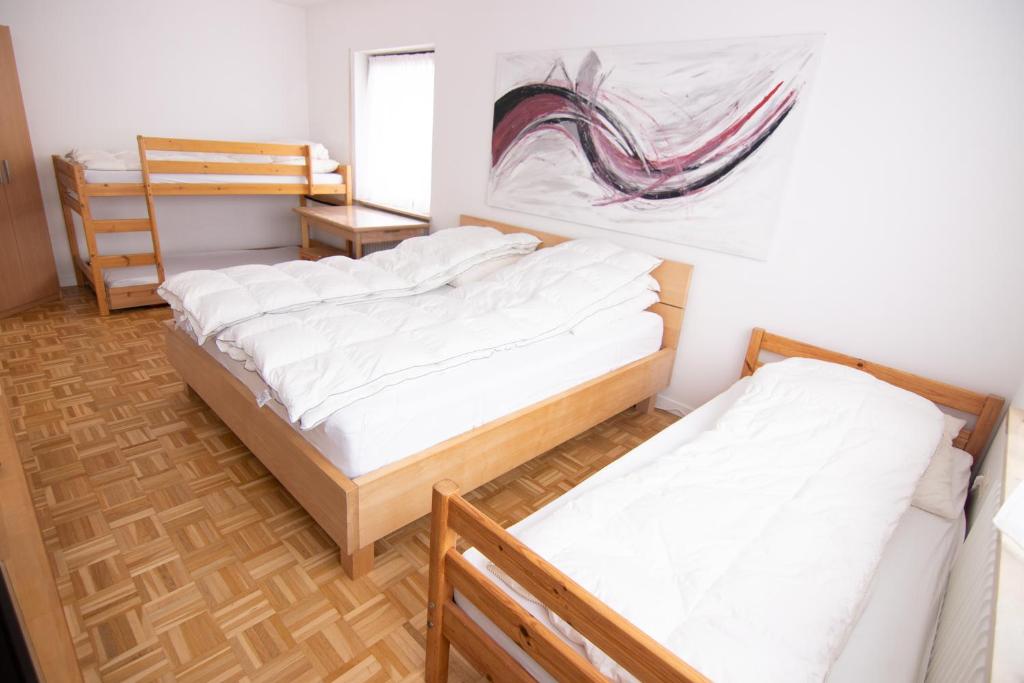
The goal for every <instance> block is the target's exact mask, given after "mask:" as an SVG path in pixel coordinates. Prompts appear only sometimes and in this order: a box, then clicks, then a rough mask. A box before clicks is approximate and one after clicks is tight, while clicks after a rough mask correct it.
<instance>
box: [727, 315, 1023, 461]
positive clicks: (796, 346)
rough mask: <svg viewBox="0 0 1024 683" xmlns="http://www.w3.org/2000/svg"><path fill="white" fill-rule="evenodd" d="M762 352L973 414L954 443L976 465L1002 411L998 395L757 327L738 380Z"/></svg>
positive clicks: (747, 373)
mask: <svg viewBox="0 0 1024 683" xmlns="http://www.w3.org/2000/svg"><path fill="white" fill-rule="evenodd" d="M762 353H772V354H775V355H778V356H784V357H787V358H792V357H799V358H816V359H818V360H825V361H829V362H831V363H839V364H840V365H847V366H849V367H851V368H857V369H858V370H863V371H864V372H867V373H869V374H871V375H874V376H875V377H877V378H878V379H880V380H882V381H885V382H888V383H889V384H892V385H895V386H898V387H900V388H901V389H906V390H907V391H912V392H914V393H915V394H919V395H921V396H924V397H925V398H927V399H928V400H929V401H932V402H933V403H936V404H937V405H940V406H945V407H947V408H952V409H953V410H956V411H959V412H961V413H967V414H968V415H973V416H974V424H973V425H967V426H966V427H964V428H963V429H962V430H960V435H959V436H958V437H957V438H956V441H954V444H955V445H956V447H957V448H962V449H963V450H965V451H967V452H968V453H970V454H971V455H972V456H973V457H974V460H975V462H977V460H978V456H980V455H981V451H982V449H983V448H984V447H985V445H986V444H987V443H988V440H989V437H990V436H992V430H993V429H995V427H996V421H997V420H998V419H999V416H1000V415H1001V414H1002V412H1003V399H1002V398H1001V397H999V396H995V395H993V394H987V395H986V394H980V393H978V392H976V391H971V390H970V389H963V388H961V387H957V386H953V385H952V384H946V383H944V382H939V381H936V380H933V379H928V378H926V377H921V376H919V375H915V374H912V373H910V372H906V371H904V370H897V369H896V368H890V367H887V366H885V365H878V364H877V363H871V362H869V361H866V360H862V359H860V358H854V357H853V356H847V355H844V354H842V353H838V352H836V351H830V350H828V349H823V348H821V347H818V346H813V345H811V344H806V343H804V342H801V341H797V340H795V339H789V338H787V337H781V336H779V335H777V334H771V333H770V332H766V331H765V330H764V329H763V328H760V327H755V328H754V331H753V332H751V334H750V344H749V345H748V346H747V355H746V357H745V358H744V359H743V370H742V371H741V372H740V376H741V377H748V376H750V375H752V374H754V371H755V370H757V369H758V368H759V367H761V366H762V365H764V362H763V361H762V360H761V354H762Z"/></svg>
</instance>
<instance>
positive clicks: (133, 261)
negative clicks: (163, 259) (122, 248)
mask: <svg viewBox="0 0 1024 683" xmlns="http://www.w3.org/2000/svg"><path fill="white" fill-rule="evenodd" d="M93 261H94V262H95V263H96V265H98V266H99V267H100V268H127V267H128V266H152V265H154V264H156V254H118V255H116V256H115V255H109V256H96V257H95V258H94V259H93Z"/></svg>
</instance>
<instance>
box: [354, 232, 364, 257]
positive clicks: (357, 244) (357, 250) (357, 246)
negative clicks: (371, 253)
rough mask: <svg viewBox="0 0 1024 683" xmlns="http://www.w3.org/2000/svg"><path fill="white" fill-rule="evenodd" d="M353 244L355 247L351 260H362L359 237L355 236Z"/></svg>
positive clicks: (361, 247)
mask: <svg viewBox="0 0 1024 683" xmlns="http://www.w3.org/2000/svg"><path fill="white" fill-rule="evenodd" d="M353 244H354V245H355V254H353V256H352V258H363V240H362V239H361V238H360V237H359V235H356V239H355V242H353Z"/></svg>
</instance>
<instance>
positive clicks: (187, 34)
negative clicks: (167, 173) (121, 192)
mask: <svg viewBox="0 0 1024 683" xmlns="http://www.w3.org/2000/svg"><path fill="white" fill-rule="evenodd" d="M0 24H6V25H8V26H10V27H11V33H12V35H13V39H14V50H15V56H16V59H17V62H18V72H19V76H20V79H21V87H22V91H23V96H24V100H25V108H26V110H27V113H28V121H29V127H30V130H31V135H32V144H33V147H34V150H35V154H36V158H37V160H38V169H39V177H40V181H41V184H42V190H43V196H44V198H45V201H46V214H47V219H48V221H49V225H50V236H51V240H52V242H53V246H54V252H55V254H56V256H57V266H58V269H59V272H60V278H61V282H62V284H65V285H68V284H74V271H73V269H72V266H71V260H70V257H69V252H68V248H67V238H66V236H65V233H64V227H63V222H62V219H61V215H60V207H59V204H58V201H57V194H56V186H55V182H54V179H53V166H52V163H51V161H50V155H51V154H63V153H65V152H67V151H68V150H69V149H70V148H72V147H74V146H80V147H100V148H108V149H115V150H116V149H128V148H132V147H133V146H134V145H135V136H136V135H139V134H143V135H165V136H176V137H196V138H203V137H208V138H218V139H242V140H244V139H264V140H265V139H268V138H276V137H300V138H305V137H306V136H307V135H308V132H309V131H308V127H309V117H308V104H309V102H308V97H307V78H306V50H305V38H306V29H305V11H304V10H302V9H300V8H297V7H290V6H287V5H282V4H279V3H276V2H272V0H177V1H176V2H173V3H166V2H140V1H139V0H88V1H86V0H0ZM295 204H296V201H295V199H294V198H290V199H286V198H283V197H251V198H246V199H244V200H238V199H236V198H229V197H217V198H191V197H190V198H181V197H167V198H158V199H157V217H158V224H159V226H160V235H161V243H162V246H163V249H164V251H165V252H174V251H201V250H204V249H218V248H242V247H262V246H279V245H284V244H297V243H298V227H297V224H296V221H295V220H294V217H293V215H291V214H290V207H292V206H294V205H295ZM95 213H97V215H101V214H102V213H106V214H107V215H110V216H123V215H136V216H144V215H145V208H144V205H143V204H142V202H141V201H135V200H133V199H130V198H127V199H118V200H106V201H100V202H98V204H97V205H96V207H95ZM101 237H103V238H111V239H109V240H107V244H106V245H104V244H101V248H106V249H107V251H108V253H110V252H113V251H115V250H116V249H118V248H122V247H123V248H126V249H130V250H138V249H137V248H133V246H134V247H139V246H143V245H144V246H145V247H148V237H143V236H140V235H131V236H125V235H109V236H108V235H104V236H101ZM126 237H127V238H128V239H125V238H126ZM115 238H121V244H111V242H112V241H113V240H114V239H115ZM140 238H141V239H143V241H141V242H140V241H139V240H140ZM126 242H127V244H126Z"/></svg>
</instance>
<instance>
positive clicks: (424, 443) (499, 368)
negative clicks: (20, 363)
mask: <svg viewBox="0 0 1024 683" xmlns="http://www.w3.org/2000/svg"><path fill="white" fill-rule="evenodd" d="M460 225H462V226H485V227H489V228H494V229H497V230H498V231H500V232H501V233H504V234H506V235H513V234H516V233H527V234H530V235H533V236H534V237H536V238H537V239H539V240H540V241H541V243H542V245H541V246H542V247H551V246H555V245H557V244H560V243H562V242H565V241H567V240H566V239H565V238H562V237H560V236H557V235H553V234H549V233H540V232H537V231H533V230H528V229H525V228H520V227H517V226H511V225H507V224H503V223H497V222H494V221H488V220H485V219H481V218H476V217H472V216H462V217H461V218H460ZM691 270H692V269H691V267H690V266H688V265H686V264H681V263H673V262H667V261H666V262H662V264H661V265H660V266H659V267H658V268H657V269H656V270H654V272H653V273H652V276H653V277H654V279H655V280H657V282H658V284H659V285H660V290H661V291H660V294H659V296H660V301H658V302H657V303H655V304H654V305H653V306H651V308H650V310H649V311H642V312H640V311H638V312H635V313H633V314H630V315H629V316H626V317H623V318H621V319H618V320H615V321H612V322H610V323H609V324H602V325H597V326H593V327H591V328H589V329H579V330H574V331H573V332H571V333H565V334H558V335H556V336H553V337H551V338H547V339H544V340H542V341H538V342H536V343H532V344H529V345H525V346H522V347H520V348H515V349H511V350H506V351H502V352H501V353H496V354H493V355H492V356H490V357H487V358H481V359H476V360H473V361H472V362H469V363H465V364H461V365H455V366H453V367H447V368H445V369H444V370H442V371H440V372H436V373H433V374H429V375H427V376H424V377H418V378H416V379H412V380H409V381H405V382H402V383H400V384H398V385H396V386H391V387H389V388H388V389H387V390H384V391H380V392H379V393H377V394H374V395H372V396H368V397H365V398H363V399H362V400H360V401H358V402H355V403H353V404H351V405H348V406H346V407H344V408H342V409H340V410H337V411H334V412H333V413H332V414H331V415H330V416H329V417H327V419H325V420H323V422H322V423H321V424H319V425H316V426H314V427H313V428H311V429H307V430H305V431H300V430H299V429H297V428H296V427H295V426H294V424H293V423H292V421H290V420H289V419H288V416H287V414H286V412H285V410H284V406H283V405H281V404H279V403H277V402H276V401H272V400H271V401H268V400H258V399H261V397H267V396H268V394H267V385H266V384H265V383H264V382H263V380H262V379H261V377H260V376H259V375H258V374H257V373H254V372H251V371H249V370H246V369H244V367H243V366H242V365H241V364H240V363H239V362H238V361H237V360H233V359H231V358H229V357H228V355H227V354H225V353H224V352H222V351H221V350H219V349H218V347H217V346H216V345H215V344H214V343H213V341H211V340H204V343H202V344H199V343H197V339H196V338H195V337H193V336H191V335H189V334H188V333H187V332H186V331H185V330H183V329H181V328H180V327H179V326H175V325H173V324H168V328H167V345H168V356H169V358H170V360H171V363H172V365H173V366H174V367H175V369H177V371H178V372H179V373H180V374H181V376H182V378H183V380H184V381H185V383H186V384H187V385H188V386H189V387H190V388H191V389H192V390H194V391H195V392H196V393H197V394H198V395H199V396H200V397H201V398H202V399H203V400H204V401H205V402H206V403H207V404H208V405H210V406H211V407H212V408H213V409H214V411H215V412H216V413H217V414H218V415H219V416H220V417H221V419H222V420H224V422H225V423H226V424H227V425H228V427H230V428H231V429H232V431H234V432H235V434H237V435H238V437H239V438H240V439H241V440H242V441H243V442H244V443H245V444H246V445H247V446H248V447H249V448H250V450H252V452H253V453H254V454H255V455H256V456H257V457H258V458H259V459H260V460H261V461H262V462H263V464H264V465H265V466H266V467H267V468H268V470H270V472H271V473H272V474H273V475H274V476H275V477H276V478H277V479H278V480H279V481H280V482H281V483H282V484H283V485H284V486H285V487H286V488H287V489H288V490H289V492H290V493H291V494H292V495H293V496H294V497H295V498H296V499H297V500H298V501H299V503H300V504H301V505H302V506H303V507H304V508H305V509H306V510H307V511H308V512H309V513H310V515H311V516H312V517H313V519H314V520H315V521H316V522H317V523H318V524H319V525H320V526H321V527H322V528H323V529H324V530H325V531H326V532H327V533H328V535H329V536H331V538H332V539H333V540H334V541H335V542H336V543H337V544H338V546H339V549H340V553H341V561H342V564H343V566H344V568H345V570H346V571H347V572H348V573H349V575H351V576H353V577H358V576H360V575H362V574H364V573H365V572H367V571H368V570H369V569H370V568H371V567H372V562H373V544H374V542H375V541H376V540H378V539H380V538H382V537H383V536H385V535H387V534H388V533H390V532H392V531H394V530H396V529H398V528H400V527H402V526H404V525H405V524H408V523H409V522H412V521H414V520H415V519H417V518H419V517H421V516H423V515H424V514H426V513H427V512H429V510H430V501H431V497H430V496H431V486H432V485H433V483H434V482H436V481H437V480H439V479H446V478H447V479H452V480H455V481H458V482H459V484H460V485H461V486H463V487H465V488H466V489H467V490H468V489H472V488H475V487H477V486H479V485H481V484H484V483H486V482H488V481H491V480H492V479H494V478H496V477H498V476H499V475H501V474H503V473H505V472H507V471H509V470H510V469H513V468H514V467H516V466H518V465H519V464H521V463H523V462H526V461H527V460H530V459H532V458H533V457H536V456H537V455H540V454H541V453H543V452H545V451H547V450H548V449H550V448H552V447H554V446H557V445H558V444H560V443H562V442H564V441H566V440H568V439H570V438H572V437H573V436H575V435H577V434H579V433H581V432H583V431H585V430H586V429H589V428H590V427H592V426H594V425H596V424H598V423H600V422H602V421H603V420H606V419H607V418H609V417H611V416H612V415H615V414H616V413H619V412H621V411H623V410H625V409H627V408H629V407H631V406H639V407H640V408H641V409H643V410H651V409H653V399H654V396H655V395H656V394H657V393H658V392H659V391H660V390H662V389H663V388H665V387H666V386H667V385H668V382H669V379H670V377H671V372H672V366H673V364H674V360H675V351H676V345H677V343H678V339H679V332H680V327H681V325H682V319H683V312H684V306H685V302H686V296H687V292H688V288H689V279H690V274H691ZM444 289H445V288H441V291H440V292H439V291H432V292H430V293H429V296H432V297H435V298H437V297H442V298H443V297H445V296H454V293H452V294H448V295H446V294H444V293H443V290H444Z"/></svg>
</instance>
